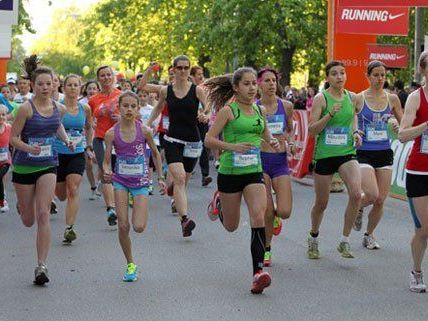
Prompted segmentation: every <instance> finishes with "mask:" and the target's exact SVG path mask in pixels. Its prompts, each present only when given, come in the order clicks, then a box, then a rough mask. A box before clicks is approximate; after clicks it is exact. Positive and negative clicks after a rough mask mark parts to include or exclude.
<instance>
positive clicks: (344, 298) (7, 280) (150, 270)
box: [0, 169, 428, 321]
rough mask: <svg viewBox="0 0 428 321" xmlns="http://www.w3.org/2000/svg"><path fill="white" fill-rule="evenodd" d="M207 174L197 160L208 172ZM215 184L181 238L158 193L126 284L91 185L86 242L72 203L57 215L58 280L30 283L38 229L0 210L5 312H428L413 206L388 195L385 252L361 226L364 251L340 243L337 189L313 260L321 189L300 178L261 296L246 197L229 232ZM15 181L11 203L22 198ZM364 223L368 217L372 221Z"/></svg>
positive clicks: (223, 316) (1, 315)
mask: <svg viewBox="0 0 428 321" xmlns="http://www.w3.org/2000/svg"><path fill="white" fill-rule="evenodd" d="M198 171H199V169H198ZM214 187H215V186H214V184H212V185H211V186H210V187H208V188H201V185H200V176H199V175H196V176H195V177H194V178H193V179H192V180H191V182H190V186H189V203H190V211H191V215H192V216H193V218H194V219H195V221H196V224H197V226H196V229H195V231H194V234H193V236H192V237H191V238H188V239H183V237H182V236H181V229H180V225H179V222H178V220H177V218H176V217H174V216H172V215H171V213H170V206H169V201H168V199H166V198H165V197H162V196H160V195H154V196H152V197H151V199H150V216H149V224H148V227H147V229H146V231H145V232H144V233H143V234H138V235H137V234H135V233H132V240H133V247H134V257H135V260H136V264H137V265H138V266H139V268H140V272H139V280H138V281H137V282H135V283H124V282H122V280H121V278H122V274H123V272H124V269H125V265H126V262H125V259H124V257H123V254H122V252H121V250H120V247H119V243H118V239H117V231H116V230H114V229H113V230H112V229H111V228H110V227H108V225H107V222H106V217H105V214H104V209H103V203H102V201H101V200H99V201H89V200H88V194H89V193H88V191H89V188H88V185H87V183H86V182H85V184H84V185H83V186H82V188H81V210H80V214H79V217H78V221H77V224H76V231H77V233H78V239H77V240H76V241H75V242H73V244H72V245H71V246H65V245H63V244H62V233H63V228H64V215H63V209H64V204H60V205H59V209H60V213H59V214H57V215H55V216H52V217H51V223H52V245H51V251H50V254H49V260H48V267H49V274H50V279H51V282H50V283H49V284H48V286H45V287H43V288H40V287H36V286H34V285H33V284H32V280H33V270H34V266H35V261H36V259H35V227H33V228H31V229H29V228H25V227H24V226H23V225H22V224H21V221H20V219H19V217H18V215H17V214H16V212H15V211H14V210H12V211H10V212H9V213H7V214H2V215H1V216H0V244H1V255H0V265H1V276H0V280H1V282H0V289H1V290H0V293H1V299H0V320H1V321H9V320H10V321H12V320H13V321H15V320H16V321H18V320H23V321H39V320H40V321H42V320H43V321H49V320H52V321H60V320H174V321H181V320H183V321H184V320H186V321H190V320H198V321H199V320H204V321H209V320H228V321H229V320H230V321H232V320H266V321H267V320H389V321H390V320H400V321H401V320H412V321H414V320H426V318H427V317H428V309H427V304H426V303H427V300H428V294H415V293H411V292H409V290H408V273H409V271H410V269H411V256H410V247H409V240H410V238H411V234H412V229H413V225H412V221H411V217H410V214H409V211H408V207H407V204H406V203H405V202H402V201H398V200H392V199H389V200H388V201H387V204H386V206H385V215H384V218H383V220H382V222H381V224H380V226H379V228H378V231H377V235H376V236H377V239H378V241H379V243H380V244H381V246H382V249H381V250H378V251H368V250H366V249H364V248H363V247H362V246H361V236H362V233H358V234H357V233H353V234H352V235H351V242H352V243H351V245H352V249H353V252H354V254H355V256H356V258H355V259H343V258H341V257H340V255H339V253H338V252H337V251H336V246H337V243H338V241H339V238H340V233H341V227H342V221H343V210H344V207H345V204H346V197H347V196H346V194H345V193H340V194H332V195H331V199H330V203H329V206H328V209H327V212H326V215H325V219H324V222H323V225H322V226H321V233H320V252H321V256H322V257H321V259H320V260H317V261H311V260H308V259H306V237H307V233H308V230H309V226H310V208H311V206H312V202H313V189H312V187H310V186H304V185H300V184H297V183H293V195H294V206H293V213H292V217H291V218H290V219H289V220H288V221H287V222H286V223H285V224H284V227H283V231H282V233H281V235H280V236H278V237H275V238H274V241H273V247H272V251H273V266H272V267H271V268H269V272H270V273H271V276H272V285H271V287H270V288H268V289H266V290H265V292H264V294H262V295H257V296H256V295H252V294H251V293H250V291H249V289H250V285H251V256H250V244H249V239H250V227H249V223H248V214H247V211H246V208H245V206H244V205H243V207H242V218H241V223H240V228H239V230H238V231H237V232H235V233H227V232H226V231H225V230H224V229H223V228H222V226H221V224H220V223H219V222H211V221H209V219H208V218H207V216H206V206H207V203H208V200H209V199H210V197H211V195H212V193H213V191H214ZM11 188H12V186H11V184H8V186H7V193H8V200H9V203H10V207H11V208H12V209H13V208H14V207H15V197H14V194H13V191H12V189H11ZM365 221H366V220H365Z"/></svg>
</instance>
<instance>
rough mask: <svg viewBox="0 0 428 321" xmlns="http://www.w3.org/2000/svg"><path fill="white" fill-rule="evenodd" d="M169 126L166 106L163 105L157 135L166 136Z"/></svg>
mask: <svg viewBox="0 0 428 321" xmlns="http://www.w3.org/2000/svg"><path fill="white" fill-rule="evenodd" d="M168 126H169V114H168V104H167V103H165V105H164V106H163V109H162V112H161V118H160V121H159V125H158V128H157V131H158V133H161V134H166V133H167V132H168Z"/></svg>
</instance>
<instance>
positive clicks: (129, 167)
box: [119, 163, 144, 176]
mask: <svg viewBox="0 0 428 321" xmlns="http://www.w3.org/2000/svg"><path fill="white" fill-rule="evenodd" d="M143 169H144V166H143V164H127V163H120V164H119V175H124V176H139V175H143Z"/></svg>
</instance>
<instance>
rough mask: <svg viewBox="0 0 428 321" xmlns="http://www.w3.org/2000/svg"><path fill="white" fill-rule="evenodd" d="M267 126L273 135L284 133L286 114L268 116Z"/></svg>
mask: <svg viewBox="0 0 428 321" xmlns="http://www.w3.org/2000/svg"><path fill="white" fill-rule="evenodd" d="M266 120H267V127H268V128H269V131H270V133H271V134H272V135H282V134H284V120H285V118H284V115H270V116H267V118H266Z"/></svg>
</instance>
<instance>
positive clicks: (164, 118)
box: [162, 116, 169, 130]
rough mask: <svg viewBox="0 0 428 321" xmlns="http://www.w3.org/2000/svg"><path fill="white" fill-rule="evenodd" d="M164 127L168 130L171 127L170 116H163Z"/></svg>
mask: <svg viewBox="0 0 428 321" xmlns="http://www.w3.org/2000/svg"><path fill="white" fill-rule="evenodd" d="M162 128H163V129H164V130H168V129H169V117H168V116H163V118H162Z"/></svg>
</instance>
